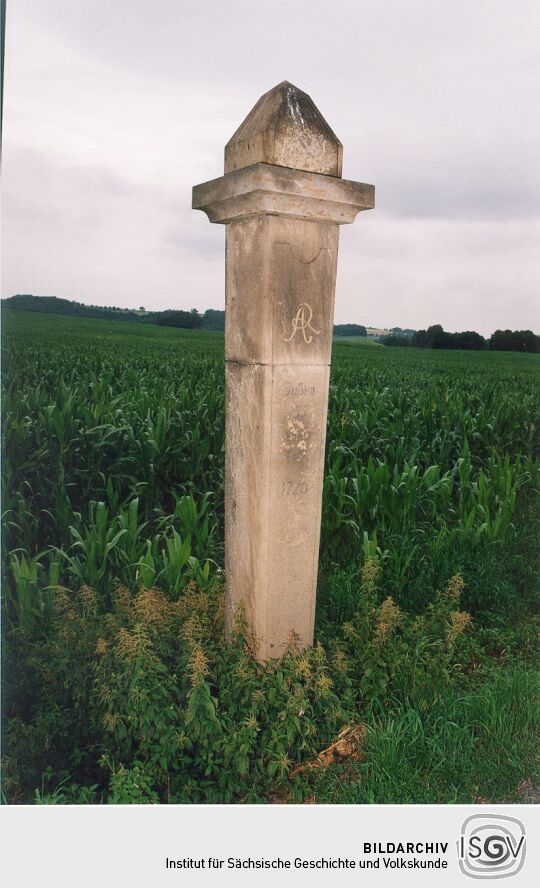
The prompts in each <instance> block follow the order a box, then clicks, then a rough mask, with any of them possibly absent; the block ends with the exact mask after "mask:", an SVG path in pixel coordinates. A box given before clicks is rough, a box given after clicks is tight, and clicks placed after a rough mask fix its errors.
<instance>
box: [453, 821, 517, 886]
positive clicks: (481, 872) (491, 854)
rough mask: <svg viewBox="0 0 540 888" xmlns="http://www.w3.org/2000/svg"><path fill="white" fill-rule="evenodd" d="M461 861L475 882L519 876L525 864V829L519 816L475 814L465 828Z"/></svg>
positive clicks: (461, 842) (459, 842) (460, 863)
mask: <svg viewBox="0 0 540 888" xmlns="http://www.w3.org/2000/svg"><path fill="white" fill-rule="evenodd" d="M457 846H458V849H457V850H458V859H459V867H460V869H461V872H462V873H464V874H465V875H466V876H470V877H471V879H504V878H505V877H506V876H515V874H516V873H519V871H520V869H521V868H522V866H523V864H524V863H525V850H526V835H525V827H524V826H523V824H522V822H521V820H518V819H517V818H516V817H506V816H503V815H502V814H473V815H472V817H467V820H466V821H465V822H464V824H463V826H462V827H461V835H460V837H459V841H458V842H457Z"/></svg>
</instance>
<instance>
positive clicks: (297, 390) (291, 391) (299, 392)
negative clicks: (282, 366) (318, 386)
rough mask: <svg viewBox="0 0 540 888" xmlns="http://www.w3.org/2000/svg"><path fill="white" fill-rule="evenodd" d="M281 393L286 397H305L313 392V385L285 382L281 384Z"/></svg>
mask: <svg viewBox="0 0 540 888" xmlns="http://www.w3.org/2000/svg"><path fill="white" fill-rule="evenodd" d="M283 394H284V395H285V397H286V398H307V397H310V396H311V397H312V396H313V395H314V394H315V386H314V385H305V384H304V383H303V382H299V383H298V385H290V384H289V383H286V384H285V385H284V386H283Z"/></svg>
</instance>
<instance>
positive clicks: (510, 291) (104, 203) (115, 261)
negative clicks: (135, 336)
mask: <svg viewBox="0 0 540 888" xmlns="http://www.w3.org/2000/svg"><path fill="white" fill-rule="evenodd" d="M6 18H7V22H6V24H7V31H6V67H5V105H4V155H3V167H4V169H3V172H4V200H3V204H4V206H3V231H4V235H3V295H4V296H10V295H12V294H13V293H34V294H37V295H55V296H61V297H64V298H68V299H76V300H79V301H81V302H86V303H94V304H99V305H118V306H123V307H138V306H139V305H144V306H145V307H146V308H155V309H162V308H171V307H178V308H191V307H193V306H194V307H196V308H199V309H205V308H223V306H224V229H223V226H221V225H211V224H210V223H209V222H208V220H207V218H206V216H205V215H204V214H203V213H200V212H195V211H193V210H191V209H190V205H191V187H192V185H194V184H196V183H199V182H203V181H205V180H207V179H212V178H215V177H217V176H219V175H221V174H222V172H223V147H224V145H225V143H226V142H227V140H228V139H229V137H230V136H231V135H232V133H233V132H234V130H235V129H236V128H237V127H238V125H239V124H240V123H241V121H242V120H243V119H244V117H245V116H246V115H247V113H248V112H249V110H250V109H251V107H252V106H253V105H254V104H255V102H256V100H257V99H258V98H259V96H260V95H261V94H262V93H264V92H266V91H267V90H268V89H270V88H271V87H272V86H274V85H275V84H276V83H279V82H280V81H282V80H285V79H286V80H290V81H291V82H292V83H294V84H295V85H296V86H298V87H300V88H301V89H303V90H304V91H305V92H307V93H309V94H310V95H311V97H312V99H313V100H314V102H315V104H316V105H317V106H318V107H319V109H320V111H321V112H322V114H323V115H324V116H325V117H326V119H327V121H328V122H329V124H330V126H331V127H332V128H333V129H334V131H335V133H336V134H337V136H338V137H339V138H340V139H341V141H342V143H343V146H344V162H343V175H344V177H345V178H348V179H356V180H359V181H363V182H369V183H373V184H374V185H375V188H376V208H375V209H374V210H371V211H370V212H366V213H361V214H360V215H359V216H358V217H357V220H356V222H355V223H354V225H345V226H343V227H342V228H341V245H340V255H339V262H338V282H337V295H336V322H338V323H346V322H357V323H364V324H368V325H381V326H396V325H399V326H402V327H414V328H420V327H426V326H428V325H429V324H432V323H442V324H443V326H444V327H445V328H446V329H448V330H462V329H477V330H479V331H480V332H482V333H483V334H488V333H491V332H492V331H493V330H494V329H496V328H499V327H502V328H506V327H511V328H516V327H519V328H532V329H535V330H536V331H537V332H540V299H539V286H538V284H539V280H540V160H539V159H540V113H539V109H540V4H539V3H538V0H531V2H523V0H511V2H510V0H509V2H501V0H370V2H367V0H334V2H328V0H326V2H324V3H323V2H319V0H287V2H285V0H190V2H187V0H8V7H7V17H6Z"/></svg>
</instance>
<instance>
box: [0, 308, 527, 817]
mask: <svg viewBox="0 0 540 888" xmlns="http://www.w3.org/2000/svg"><path fill="white" fill-rule="evenodd" d="M2 320H3V330H2V338H3V426H2V427H3V621H2V628H3V646H2V649H3V744H2V749H3V797H4V800H5V801H8V802H10V803H18V802H28V801H37V802H47V803H53V802H101V801H103V802H112V803H115V802H180V803H183V802H268V801H272V800H280V801H302V800H306V799H310V800H314V801H316V802H378V803H389V802H397V803H400V802H402V803H403V802H471V801H476V800H487V801H493V802H496V801H506V800H513V799H517V798H518V792H519V786H520V784H521V783H522V781H524V780H526V779H532V780H533V781H534V780H535V779H537V764H538V763H537V748H536V745H535V744H536V738H537V734H538V727H539V710H538V687H537V685H538V683H537V661H536V658H535V657H536V645H535V641H536V638H537V633H536V630H537V624H536V622H535V617H534V614H535V611H536V607H537V600H538V597H537V596H538V589H537V583H538V579H537V578H538V566H539V557H538V555H539V552H538V540H539V539H540V533H539V530H540V520H539V518H540V514H539V511H538V500H537V497H538V488H539V483H538V482H539V477H540V475H539V446H538V445H539V439H538V418H539V391H540V389H539V381H540V359H539V358H538V357H537V356H534V355H527V354H511V353H505V352H504V353H503V352H495V353H492V352H482V353H481V352H476V353H475V352H459V351H452V352H443V351H431V350H428V349H423V350H419V349H413V348H406V349H400V348H392V349H389V348H384V347H382V346H375V345H374V344H371V343H369V347H364V343H360V344H359V345H356V344H355V343H354V342H353V341H347V342H342V343H341V342H336V341H334V350H333V359H332V374H331V382H330V403H329V416H328V437H327V452H326V466H325V479H324V497H323V518H322V533H321V550H320V552H321V554H320V574H319V585H318V605H317V619H316V644H315V647H314V648H313V650H310V651H304V652H299V651H295V650H291V651H290V652H289V653H288V654H287V655H286V656H285V657H284V658H283V659H282V660H281V661H280V662H274V663H271V664H268V665H267V666H266V667H262V666H260V665H259V664H257V663H255V662H254V661H253V659H252V658H251V656H250V651H249V642H248V639H246V636H245V631H244V627H243V623H242V618H241V614H239V615H238V621H237V622H238V626H237V632H236V634H235V637H234V639H233V642H232V643H231V644H230V645H226V644H225V642H224V640H223V626H222V612H223V607H222V604H223V582H224V580H223V572H222V565H223V560H224V559H223V462H224V460H223V445H224V413H223V410H224V390H223V336H222V334H219V333H215V334H214V333H202V332H199V331H195V332H187V331H182V330H175V329H170V328H165V327H158V326H151V325H136V324H129V323H122V322H114V323H113V322H109V321H98V320H83V319H70V318H65V317H61V316H48V315H38V314H30V313H25V312H16V311H11V312H10V311H4V312H3V317H2ZM535 584H536V585H535ZM364 726H365V727H364ZM347 728H352V729H356V730H353V731H352V732H351V733H350V736H351V737H354V738H356V739H355V740H354V743H353V742H352V741H351V743H350V744H349V746H350V748H348V749H347V754H344V755H343V757H342V758H339V757H338V760H336V761H335V762H334V763H333V764H331V765H330V766H329V767H326V765H324V766H323V765H322V764H321V761H320V760H319V761H318V762H317V755H318V753H320V752H321V751H322V750H324V749H325V748H326V747H328V746H329V745H330V744H331V743H332V742H333V741H334V740H335V739H336V737H337V736H338V735H339V734H340V731H342V730H343V729H347ZM344 736H349V734H345V735H344Z"/></svg>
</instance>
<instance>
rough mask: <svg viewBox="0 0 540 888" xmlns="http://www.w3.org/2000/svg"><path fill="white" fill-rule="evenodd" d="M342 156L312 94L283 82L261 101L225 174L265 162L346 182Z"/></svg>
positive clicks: (231, 146)
mask: <svg viewBox="0 0 540 888" xmlns="http://www.w3.org/2000/svg"><path fill="white" fill-rule="evenodd" d="M342 154H343V149H342V146H341V142H340V141H339V139H338V138H337V137H336V135H335V134H334V133H333V132H332V130H331V129H330V127H329V126H328V124H327V122H326V120H325V119H324V117H323V116H322V114H321V112H320V111H319V109H318V108H317V107H316V106H315V105H314V103H313V101H312V100H311V99H310V97H309V96H308V95H307V93H305V92H302V90H301V89H298V87H296V86H293V84H292V83H289V82H288V81H287V80H284V81H283V83H279V84H278V85H277V86H275V87H274V88H273V89H271V90H269V91H268V92H267V93H265V94H264V95H263V96H261V98H260V99H259V101H258V102H257V104H256V105H255V106H254V107H253V108H252V110H251V111H250V112H249V114H248V116H247V117H246V119H245V120H244V122H243V123H242V124H241V125H240V126H239V127H238V129H237V130H236V132H235V133H234V135H233V136H232V137H231V139H230V140H229V142H228V143H227V145H226V146H225V172H226V173H231V172H232V171H233V170H238V169H241V168H242V167H246V166H251V164H253V163H258V162H262V163H272V164H277V165H279V166H284V167H290V168H291V169H297V170H308V171H310V172H313V173H323V174H324V175H326V176H341V162H342Z"/></svg>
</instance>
